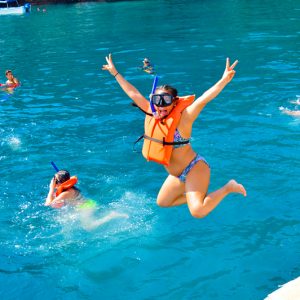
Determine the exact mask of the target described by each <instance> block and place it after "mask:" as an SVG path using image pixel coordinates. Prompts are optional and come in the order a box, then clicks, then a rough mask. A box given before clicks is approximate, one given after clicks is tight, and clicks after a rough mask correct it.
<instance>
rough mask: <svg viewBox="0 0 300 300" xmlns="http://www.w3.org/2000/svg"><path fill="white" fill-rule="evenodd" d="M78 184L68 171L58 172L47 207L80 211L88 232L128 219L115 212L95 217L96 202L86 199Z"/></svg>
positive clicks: (51, 183)
mask: <svg viewBox="0 0 300 300" xmlns="http://www.w3.org/2000/svg"><path fill="white" fill-rule="evenodd" d="M76 183H77V177H76V176H72V177H71V176H70V173H69V172H68V171H66V170H60V171H58V172H57V173H56V174H55V175H54V177H53V178H52V179H51V182H50V186H49V192H48V196H47V198H46V202H45V206H51V207H53V208H61V207H63V206H66V205H70V206H75V207H76V208H78V210H79V213H80V220H81V223H82V226H83V227H84V228H85V229H87V230H91V229H95V228H97V227H98V226H100V225H103V224H104V223H107V222H108V221H110V220H112V219H116V218H128V215H127V214H123V213H118V212H115V211H113V212H111V213H109V214H108V215H106V216H104V217H102V218H100V219H96V218H95V216H94V212H95V210H96V206H97V204H96V202H95V201H93V200H87V199H85V198H84V197H83V196H82V194H81V192H80V190H79V189H78V188H77V187H76V186H75V184H76Z"/></svg>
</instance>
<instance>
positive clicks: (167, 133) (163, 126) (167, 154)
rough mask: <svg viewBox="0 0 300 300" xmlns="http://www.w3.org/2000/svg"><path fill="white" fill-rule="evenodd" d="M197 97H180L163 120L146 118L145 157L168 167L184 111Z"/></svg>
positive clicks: (149, 116) (148, 116)
mask: <svg viewBox="0 0 300 300" xmlns="http://www.w3.org/2000/svg"><path fill="white" fill-rule="evenodd" d="M194 100H195V95H190V96H185V97H179V99H178V100H177V103H176V106H175V107H174V108H173V109H172V111H171V112H170V114H169V115H168V116H167V117H166V118H164V119H163V120H161V119H155V118H154V117H153V116H151V115H147V116H146V118H145V134H144V136H143V137H144V145H143V151H142V152H143V156H144V157H145V158H146V159H147V160H148V161H149V160H151V161H155V162H157V163H159V164H163V165H165V166H168V165H169V163H170V158H171V155H172V151H173V145H174V143H173V142H174V134H175V130H176V128H177V126H178V123H179V120H180V117H181V113H182V111H183V110H184V109H185V108H186V107H188V106H189V105H191V104H192V103H193V101H194Z"/></svg>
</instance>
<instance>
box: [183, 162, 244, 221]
mask: <svg viewBox="0 0 300 300" xmlns="http://www.w3.org/2000/svg"><path fill="white" fill-rule="evenodd" d="M209 181H210V169H209V167H208V166H207V165H206V164H205V163H204V162H202V161H199V162H198V163H197V164H196V165H195V166H194V167H193V168H192V169H191V171H190V172H189V174H188V175H187V178H186V197H187V204H188V207H189V210H190V212H191V215H192V216H193V217H195V218H203V217H205V216H207V215H208V214H209V213H210V212H211V211H212V210H214V209H215V208H216V207H217V206H218V205H219V203H220V202H221V201H222V200H223V199H224V198H225V197H226V196H227V195H228V194H230V193H239V194H242V195H244V196H246V190H245V188H244V187H243V186H242V185H241V184H239V183H237V182H236V181H235V180H230V181H229V182H228V183H227V184H225V185H224V186H223V187H221V188H220V189H218V190H216V191H214V192H212V193H210V194H208V195H207V191H208V186H209Z"/></svg>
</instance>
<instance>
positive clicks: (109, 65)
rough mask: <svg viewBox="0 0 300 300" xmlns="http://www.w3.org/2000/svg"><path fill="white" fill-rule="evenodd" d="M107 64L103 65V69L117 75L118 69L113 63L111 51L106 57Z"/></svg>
mask: <svg viewBox="0 0 300 300" xmlns="http://www.w3.org/2000/svg"><path fill="white" fill-rule="evenodd" d="M105 59H106V62H107V65H103V66H102V70H105V71H108V72H109V73H110V74H111V75H113V76H115V75H116V74H117V73H118V71H117V70H116V67H115V65H114V63H113V60H112V57H111V53H110V54H109V55H108V56H106V57H105Z"/></svg>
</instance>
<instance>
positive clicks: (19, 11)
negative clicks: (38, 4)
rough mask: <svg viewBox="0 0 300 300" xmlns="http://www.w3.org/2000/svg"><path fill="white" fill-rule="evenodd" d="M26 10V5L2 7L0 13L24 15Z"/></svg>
mask: <svg viewBox="0 0 300 300" xmlns="http://www.w3.org/2000/svg"><path fill="white" fill-rule="evenodd" d="M25 12H26V10H25V7H24V6H19V7H8V8H6V7H3V8H0V15H22V14H25Z"/></svg>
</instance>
